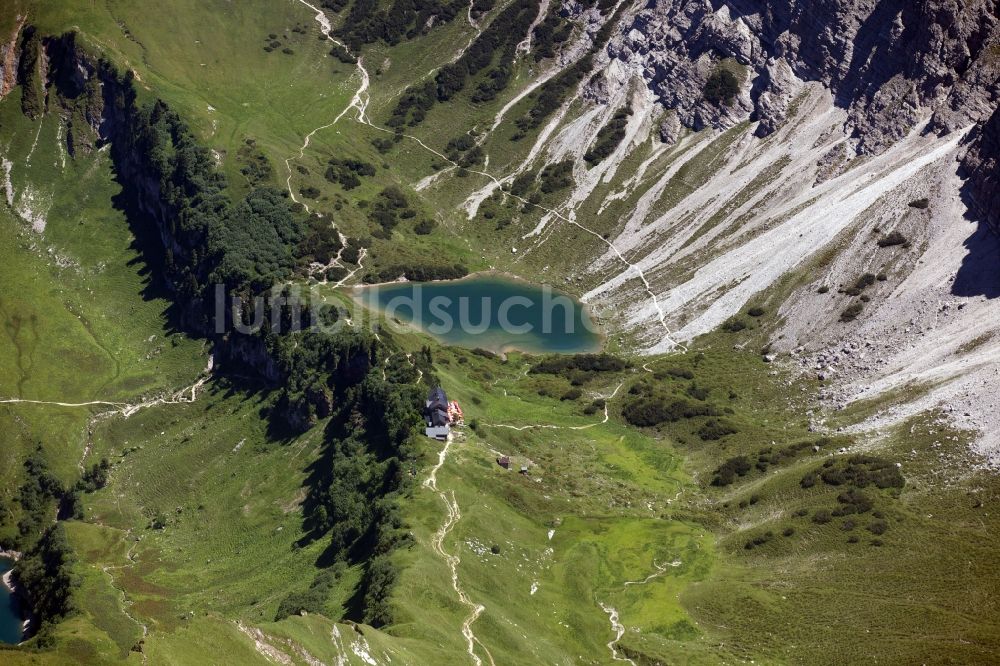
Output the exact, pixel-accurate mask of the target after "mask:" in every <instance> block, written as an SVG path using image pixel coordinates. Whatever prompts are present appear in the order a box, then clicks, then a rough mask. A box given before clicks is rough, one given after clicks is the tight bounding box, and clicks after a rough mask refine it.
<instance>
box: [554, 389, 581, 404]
mask: <svg viewBox="0 0 1000 666" xmlns="http://www.w3.org/2000/svg"><path fill="white" fill-rule="evenodd" d="M582 395H583V391H581V390H580V389H578V388H571V389H569V390H568V391H566V392H565V393H563V394H562V396H560V397H559V399H560V400H563V401H566V400H579V399H580V397H581V396H582Z"/></svg>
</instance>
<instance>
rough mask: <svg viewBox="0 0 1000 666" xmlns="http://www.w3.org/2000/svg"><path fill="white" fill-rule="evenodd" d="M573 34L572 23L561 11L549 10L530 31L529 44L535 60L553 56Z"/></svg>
mask: <svg viewBox="0 0 1000 666" xmlns="http://www.w3.org/2000/svg"><path fill="white" fill-rule="evenodd" d="M572 34H573V24H572V23H570V22H569V21H568V20H567V19H566V17H565V16H563V12H561V11H560V12H554V11H550V12H549V13H548V14H546V15H545V18H544V19H543V20H542V21H541V22H540V23H539V24H538V25H536V26H535V29H534V30H533V31H532V32H531V44H532V47H533V50H534V54H533V57H534V59H535V62H538V61H540V60H544V59H545V58H554V57H555V56H556V49H557V48H559V46H560V45H562V44H563V43H564V42H565V41H566V40H568V39H569V38H570V35H572Z"/></svg>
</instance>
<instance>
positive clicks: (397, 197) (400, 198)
mask: <svg viewBox="0 0 1000 666" xmlns="http://www.w3.org/2000/svg"><path fill="white" fill-rule="evenodd" d="M409 206H410V202H409V200H408V199H407V198H406V193H405V192H403V190H401V189H400V188H399V187H397V186H396V185H389V186H387V187H385V188H383V189H382V191H381V192H379V194H378V196H377V197H375V201H374V202H372V204H371V205H370V206H369V207H368V219H370V220H371V221H372V222H374V223H375V224H377V225H378V226H379V229H378V230H377V231H376V232H375V235H376V236H377V237H379V238H389V237H390V236H392V232H393V230H394V229H395V228H396V225H398V224H399V220H400V219H409V218H412V217H415V216H416V211H414V210H413V209H412V208H410V207H409Z"/></svg>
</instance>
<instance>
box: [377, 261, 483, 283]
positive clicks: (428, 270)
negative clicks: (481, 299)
mask: <svg viewBox="0 0 1000 666" xmlns="http://www.w3.org/2000/svg"><path fill="white" fill-rule="evenodd" d="M468 274H469V269H468V268H466V267H465V266H463V265H462V264H457V263H456V264H433V263H422V264H418V263H411V264H392V265H389V266H383V267H382V268H380V269H378V270H376V271H373V272H372V273H369V274H368V275H366V276H365V281H366V282H370V283H371V282H391V281H393V280H397V279H399V278H400V277H404V278H406V279H407V280H409V281H411V282H430V281H432V280H457V279H458V278H463V277H465V276H466V275H468Z"/></svg>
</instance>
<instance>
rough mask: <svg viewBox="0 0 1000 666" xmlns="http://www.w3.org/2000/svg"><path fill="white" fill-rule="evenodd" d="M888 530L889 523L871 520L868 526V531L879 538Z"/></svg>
mask: <svg viewBox="0 0 1000 666" xmlns="http://www.w3.org/2000/svg"><path fill="white" fill-rule="evenodd" d="M888 529H889V523H887V522H885V521H884V520H873V521H872V522H871V523H869V524H868V531H869V532H871V533H872V534H874V535H876V536H881V535H883V534H885V533H886V530H888Z"/></svg>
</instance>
